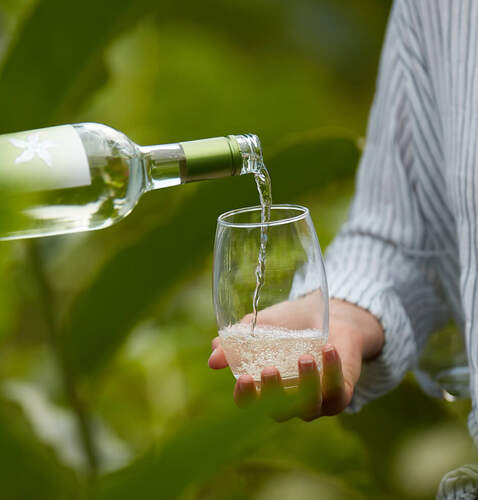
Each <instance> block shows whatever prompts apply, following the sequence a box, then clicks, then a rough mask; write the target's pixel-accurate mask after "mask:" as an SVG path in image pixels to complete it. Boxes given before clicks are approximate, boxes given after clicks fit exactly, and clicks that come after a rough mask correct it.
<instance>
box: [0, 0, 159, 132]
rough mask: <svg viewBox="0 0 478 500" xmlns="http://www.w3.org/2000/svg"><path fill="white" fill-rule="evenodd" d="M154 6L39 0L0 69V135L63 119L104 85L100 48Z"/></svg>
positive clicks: (128, 1)
mask: <svg viewBox="0 0 478 500" xmlns="http://www.w3.org/2000/svg"><path fill="white" fill-rule="evenodd" d="M156 7H157V2H155V1H153V0H104V1H102V2H97V1H94V0H82V1H81V2H65V1H63V0H40V1H38V3H37V4H36V5H35V6H34V7H33V8H32V9H31V12H30V13H29V15H28V16H27V17H26V19H25V20H24V21H23V22H22V23H21V24H20V26H19V27H18V28H17V30H16V32H15V33H14V35H13V37H12V40H11V42H10V46H9V48H8V50H7V52H6V55H5V57H4V60H3V64H2V66H1V68H0V109H1V110H2V113H1V115H0V132H8V131H13V130H26V129H32V128H37V127H42V126H46V125H50V124H53V123H57V122H61V121H68V120H71V119H72V117H73V113H74V112H75V111H76V110H77V109H78V108H79V106H80V105H81V104H82V103H83V101H84V99H85V98H86V97H87V96H88V95H90V94H91V92H92V91H93V90H95V89H96V88H97V87H98V86H100V85H101V84H103V83H104V81H105V77H106V70H105V67H104V64H103V60H102V54H103V51H104V49H105V48H106V47H107V46H108V44H109V43H110V42H111V41H112V39H113V38H114V37H115V36H117V35H118V34H120V33H121V32H122V31H124V30H126V29H129V28H131V26H132V25H133V24H134V23H135V22H136V21H137V20H138V19H139V18H141V17H143V16H144V15H146V14H147V13H148V12H150V11H151V10H153V9H154V8H156Z"/></svg>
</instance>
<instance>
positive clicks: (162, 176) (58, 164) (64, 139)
mask: <svg viewBox="0 0 478 500" xmlns="http://www.w3.org/2000/svg"><path fill="white" fill-rule="evenodd" d="M261 163H262V152H261V147H260V142H259V139H258V138H257V136H255V135H252V134H246V135H229V136H227V137H216V138H212V139H203V140H197V141H188V142H179V143H174V144H164V145H158V146H139V145H137V144H135V143H134V142H133V141H132V140H131V139H129V138H128V137H127V136H126V135H124V134H123V133H121V132H119V131H117V130H114V129H113V128H111V127H108V126H106V125H101V124H97V123H80V124H75V125H62V126H58V127H51V128H45V129H38V130H32V131H27V132H19V133H14V134H6V135H1V136H0V214H1V213H3V216H1V215H0V240H5V239H15V238H30V237H38V236H48V235H54V234H65V233H73V232H78V231H89V230H94V229H101V228H105V227H108V226H110V225H111V224H114V223H116V222H117V221H119V220H121V219H123V218H124V217H126V216H127V215H128V214H129V213H130V212H131V211H132V210H133V208H134V207H135V205H136V203H137V202H138V200H139V198H140V197H141V195H142V194H143V193H144V192H146V191H150V190H153V189H161V188H165V187H169V186H175V185H178V184H183V183H188V182H193V181H201V180H206V179H216V178H220V177H226V176H231V175H241V174H247V173H254V172H256V170H257V169H258V168H259V166H260V164H261Z"/></svg>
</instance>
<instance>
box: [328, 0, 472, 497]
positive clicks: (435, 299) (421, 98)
mask: <svg viewBox="0 0 478 500" xmlns="http://www.w3.org/2000/svg"><path fill="white" fill-rule="evenodd" d="M326 265H327V276H328V281H329V287H330V296H331V297H337V298H342V299H344V300H347V301H349V302H353V303H355V304H358V305H360V306H361V307H363V308H365V309H368V310H370V311H371V312H372V313H373V314H374V315H375V316H377V317H378V318H379V319H380V320H381V322H382V324H383V326H384V329H385V337H386V338H385V346H384V349H383V352H382V353H381V355H380V356H379V357H378V358H377V359H376V360H374V361H372V362H369V363H366V364H365V366H364V369H363V374H362V376H361V379H360V382H359V384H358V386H357V388H356V391H355V395H354V399H353V402H352V408H353V409H358V408H360V407H361V406H362V405H363V404H364V403H365V402H366V401H368V400H370V399H373V398H376V397H378V396H380V395H381V394H383V393H385V392H387V391H389V390H390V389H392V388H393V387H395V386H396V385H398V384H399V383H400V381H401V379H402V377H403V376H404V374H405V373H406V371H407V370H409V369H410V368H413V366H414V364H415V362H416V358H417V355H418V353H419V352H420V349H421V347H422V346H423V344H424V343H425V341H426V339H427V336H428V335H429V334H430V333H432V332H433V331H434V330H436V329H437V328H439V327H440V326H441V325H442V324H443V323H445V322H446V321H447V320H448V319H449V318H450V317H451V316H453V317H454V318H455V320H456V321H457V323H458V324H459V325H460V326H461V327H462V329H463V332H464V334H465V338H466V345H467V349H468V356H469V361H470V370H471V374H472V377H471V391H472V397H473V411H472V413H471V414H470V418H469V428H470V433H471V435H472V436H473V438H474V439H475V442H476V443H477V444H478V419H477V400H478V398H477V396H478V384H477V383H475V380H476V377H477V376H478V318H477V313H478V272H477V271H478V2H476V0H459V1H456V0H455V1H454V0H396V1H395V4H394V6H393V9H392V13H391V16H390V19H389V25H388V29H387V35H386V39H385V45H384V49H383V53H382V59H381V63H380V69H379V77H378V82H377V89H376V96H375V100H374V103H373V107H372V111H371V116H370V120H369V126H368V132H367V143H366V148H365V151H364V154H363V156H362V159H361V164H360V168H359V171H358V176H357V185H356V193H355V197H354V200H353V203H352V206H351V210H350V215H349V219H348V221H347V222H346V223H345V224H344V226H343V227H342V229H341V231H340V233H339V234H338V236H337V237H336V239H335V240H334V242H333V243H332V244H331V246H330V247H329V249H328V251H327V255H326ZM451 477H452V476H450V477H448V479H447V483H446V485H450V484H452V481H451V479H450V478H451ZM453 477H455V476H453ZM467 484H468V483H467ZM446 485H445V484H442V486H441V489H440V496H439V498H450V499H451V498H474V497H470V496H466V497H465V496H463V495H464V492H462V493H460V492H459V491H458V492H456V493H455V492H454V491H453V489H450V488H448V486H446ZM468 487H469V486H468ZM447 492H448V493H447ZM467 494H468V493H467ZM460 495H461V496H460Z"/></svg>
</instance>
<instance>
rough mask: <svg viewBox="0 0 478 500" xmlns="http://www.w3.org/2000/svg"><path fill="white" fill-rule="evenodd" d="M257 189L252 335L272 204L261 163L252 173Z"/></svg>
mask: <svg viewBox="0 0 478 500" xmlns="http://www.w3.org/2000/svg"><path fill="white" fill-rule="evenodd" d="M254 177H255V181H256V185H257V190H258V192H259V199H260V202H261V223H263V225H262V226H261V233H260V246H259V257H258V261H257V266H256V271H255V274H256V288H255V290H254V295H253V299H252V311H253V319H252V331H251V333H252V335H254V329H255V328H256V323H257V312H258V306H259V301H260V296H261V289H262V287H263V286H264V280H265V271H266V249H267V226H266V225H265V224H264V223H266V222H269V221H270V218H271V205H272V188H271V179H270V176H269V172H268V171H267V168H266V166H265V165H264V164H263V163H261V164H260V165H259V169H258V171H257V172H255V173H254Z"/></svg>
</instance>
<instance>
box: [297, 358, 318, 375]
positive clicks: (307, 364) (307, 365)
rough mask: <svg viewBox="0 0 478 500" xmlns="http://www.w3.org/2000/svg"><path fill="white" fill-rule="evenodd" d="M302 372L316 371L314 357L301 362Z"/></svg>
mask: <svg viewBox="0 0 478 500" xmlns="http://www.w3.org/2000/svg"><path fill="white" fill-rule="evenodd" d="M300 367H301V369H302V373H312V372H314V371H315V361H314V360H313V359H304V360H302V361H301V362H300Z"/></svg>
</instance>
